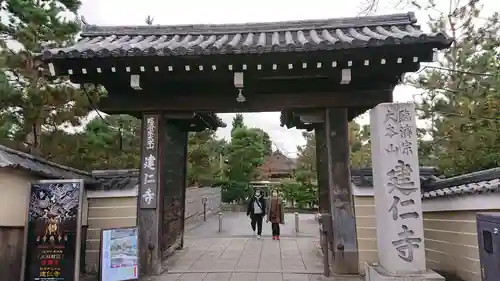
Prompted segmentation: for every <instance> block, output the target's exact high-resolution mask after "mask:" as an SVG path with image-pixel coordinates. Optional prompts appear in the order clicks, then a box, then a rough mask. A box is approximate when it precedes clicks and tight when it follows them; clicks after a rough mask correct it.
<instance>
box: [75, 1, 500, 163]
mask: <svg viewBox="0 0 500 281" xmlns="http://www.w3.org/2000/svg"><path fill="white" fill-rule="evenodd" d="M380 2H381V3H382V4H381V6H380V7H379V8H378V10H377V11H376V12H375V13H374V14H388V13H397V12H399V13H400V12H408V11H415V12H416V15H417V18H418V20H419V23H420V24H421V25H422V27H424V28H425V27H426V20H427V15H426V14H424V13H420V12H418V11H416V10H415V9H414V8H412V7H399V8H396V7H394V4H395V3H397V2H398V1H397V0H381V1H380ZM436 2H438V3H442V4H443V5H445V6H444V7H443V8H444V9H446V5H447V4H448V3H449V1H445V0H437V1H436ZM481 2H482V3H487V6H488V8H495V9H492V10H497V11H498V10H500V1H499V2H498V3H496V4H493V2H494V0H482V1H481ZM361 3H363V0H352V1H340V0H307V1H298V0H297V1H293V0H252V1H237V0H236V1H235V0H210V1H203V0H190V1H168V0H141V1H132V0H83V7H82V9H81V11H80V14H81V15H83V16H84V17H85V20H86V21H87V23H88V24H95V25H143V24H145V19H146V17H147V16H148V15H150V16H152V17H153V18H154V22H153V24H155V25H156V24H161V25H172V24H203V23H212V24H217V23H245V22H266V21H284V20H305V19H323V18H335V17H350V16H357V15H358V14H359V12H360V11H361V8H362V4H361ZM415 94H418V91H416V90H415V89H413V88H411V87H408V86H398V87H396V89H395V91H394V100H395V101H400V102H403V101H411V100H413V95H415ZM233 116H234V114H220V117H221V118H222V119H223V120H224V121H225V122H226V123H227V124H228V125H229V126H228V127H227V128H224V129H220V130H219V131H218V132H217V134H218V136H220V137H224V138H227V139H229V135H230V130H231V128H230V124H231V120H232V118H233ZM244 117H245V123H246V124H247V125H248V126H251V127H259V128H262V129H263V130H265V131H266V132H268V133H269V134H270V136H271V139H272V140H273V141H274V143H275V145H276V146H277V147H278V148H279V149H280V150H282V151H283V152H284V153H286V154H287V155H289V156H295V154H296V151H297V149H296V146H297V145H303V144H304V139H303V138H302V135H301V134H302V132H301V131H300V130H294V129H286V128H281V127H280V125H279V112H263V113H247V114H244ZM358 121H359V122H360V123H368V122H369V120H368V116H367V114H365V115H363V116H361V117H360V118H358Z"/></svg>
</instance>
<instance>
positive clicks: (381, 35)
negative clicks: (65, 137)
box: [42, 13, 451, 60]
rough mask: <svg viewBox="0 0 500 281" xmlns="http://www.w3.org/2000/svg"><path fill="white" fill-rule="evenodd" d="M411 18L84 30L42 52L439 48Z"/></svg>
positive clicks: (441, 39) (439, 38)
mask: <svg viewBox="0 0 500 281" xmlns="http://www.w3.org/2000/svg"><path fill="white" fill-rule="evenodd" d="M415 22H416V20H415V16H414V15H413V13H407V14H393V15H386V16H372V17H356V18H339V19H327V20H311V21H288V22H274V23H251V24H225V25H180V26H114V27H111V26H94V25H88V26H85V27H84V30H83V32H82V34H81V36H82V39H81V40H80V41H78V42H77V43H76V44H75V45H73V46H70V47H67V48H59V49H51V50H46V51H44V52H43V55H42V57H43V58H44V59H46V60H48V59H53V58H78V57H81V58H93V57H110V56H114V57H125V56H169V55H174V56H184V55H210V54H229V53H235V54H241V53H269V52H294V51H312V50H333V49H345V48H356V47H366V46H380V45H394V44H412V43H432V42H435V43H438V44H439V45H440V46H442V48H445V47H447V46H448V45H449V44H450V43H451V40H450V38H449V37H448V36H447V35H446V34H445V33H436V34H425V33H423V32H422V31H421V30H420V28H419V26H417V25H415Z"/></svg>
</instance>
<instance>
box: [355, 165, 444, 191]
mask: <svg viewBox="0 0 500 281" xmlns="http://www.w3.org/2000/svg"><path fill="white" fill-rule="evenodd" d="M438 176H439V171H438V170H437V169H436V168H434V167H420V185H421V186H422V187H424V186H426V185H428V184H429V183H431V182H435V181H437V180H439V178H438ZM351 181H352V183H353V184H354V185H356V186H359V187H372V186H373V173H372V168H361V169H351Z"/></svg>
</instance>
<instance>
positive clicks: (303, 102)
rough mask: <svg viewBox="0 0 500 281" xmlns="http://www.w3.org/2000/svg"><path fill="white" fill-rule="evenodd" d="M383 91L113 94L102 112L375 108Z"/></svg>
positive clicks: (101, 104)
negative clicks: (241, 98) (242, 98)
mask: <svg viewBox="0 0 500 281" xmlns="http://www.w3.org/2000/svg"><path fill="white" fill-rule="evenodd" d="M380 93H381V91H380V90H378V91H363V92H356V94H353V93H332V92H314V93H301V94H254V95H245V92H243V94H244V95H245V97H246V101H245V102H242V103H240V102H237V101H236V97H237V92H236V90H235V93H234V95H233V96H210V95H203V94H198V95H148V94H147V93H123V94H121V95H119V94H118V93H112V94H110V95H108V97H105V98H102V99H101V100H100V102H99V105H98V107H99V109H100V110H101V111H104V112H106V113H109V114H122V113H123V112H134V111H198V112H203V111H213V112H221V113H222V112H243V111H246V112H262V111H280V110H284V109H287V108H318V107H359V106H367V107H371V106H374V105H376V104H379V103H382V102H384V101H386V100H387V98H386V96H385V95H383V94H380Z"/></svg>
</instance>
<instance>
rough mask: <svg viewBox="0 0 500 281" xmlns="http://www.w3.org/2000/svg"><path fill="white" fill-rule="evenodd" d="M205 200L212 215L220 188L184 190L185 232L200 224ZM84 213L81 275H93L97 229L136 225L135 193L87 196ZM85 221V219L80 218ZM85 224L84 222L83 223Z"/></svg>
mask: <svg viewBox="0 0 500 281" xmlns="http://www.w3.org/2000/svg"><path fill="white" fill-rule="evenodd" d="M108 194H109V196H106V195H108ZM204 197H206V198H207V215H208V216H210V215H212V214H216V213H217V212H218V211H219V205H220V198H221V195H220V188H210V187H204V188H188V189H187V190H186V209H185V213H184V214H185V218H186V221H185V224H186V229H185V230H186V231H187V230H189V229H190V228H193V227H196V226H197V225H199V223H201V222H203V203H202V198H204ZM86 199H87V200H86V201H87V202H88V207H87V208H84V209H87V210H88V211H87V222H86V223H87V225H88V229H87V242H86V245H85V271H86V273H95V272H97V270H98V263H99V244H100V239H101V238H100V233H101V229H104V228H116V227H131V226H136V225H137V191H135V192H134V191H132V190H129V191H124V192H121V193H120V192H117V191H102V192H99V193H98V194H97V193H92V194H91V193H89V194H88V198H86ZM84 217H85V216H84ZM84 224H85V222H84Z"/></svg>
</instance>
